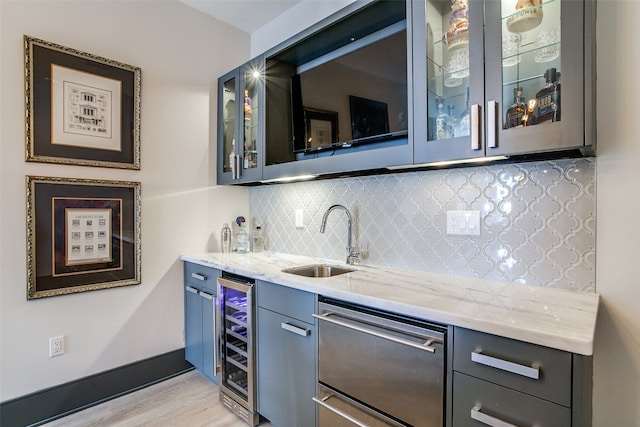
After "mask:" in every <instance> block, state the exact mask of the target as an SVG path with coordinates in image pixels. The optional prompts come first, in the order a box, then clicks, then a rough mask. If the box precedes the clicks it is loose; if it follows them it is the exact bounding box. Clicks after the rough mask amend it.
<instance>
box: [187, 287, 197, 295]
mask: <svg viewBox="0 0 640 427" xmlns="http://www.w3.org/2000/svg"><path fill="white" fill-rule="evenodd" d="M184 288H185V289H186V290H187V292H191V293H192V294H196V295H198V290H197V289H196V288H192V287H191V286H185V287H184Z"/></svg>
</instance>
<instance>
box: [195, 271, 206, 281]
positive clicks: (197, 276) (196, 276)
mask: <svg viewBox="0 0 640 427" xmlns="http://www.w3.org/2000/svg"><path fill="white" fill-rule="evenodd" d="M191 277H193V278H194V279H196V280H202V281H203V282H204V281H205V280H207V276H205V275H204V274H200V273H191Z"/></svg>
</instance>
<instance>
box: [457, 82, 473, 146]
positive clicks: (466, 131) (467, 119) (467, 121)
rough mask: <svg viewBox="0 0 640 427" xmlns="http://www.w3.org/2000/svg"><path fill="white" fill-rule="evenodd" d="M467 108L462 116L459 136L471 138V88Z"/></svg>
mask: <svg viewBox="0 0 640 427" xmlns="http://www.w3.org/2000/svg"><path fill="white" fill-rule="evenodd" d="M466 105H467V107H466V109H465V110H464V111H463V112H462V114H460V135H459V136H469V135H471V110H470V108H469V88H468V87H467V104H466Z"/></svg>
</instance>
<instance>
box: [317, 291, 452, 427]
mask: <svg viewBox="0 0 640 427" xmlns="http://www.w3.org/2000/svg"><path fill="white" fill-rule="evenodd" d="M320 301H321V302H320V304H319V314H314V317H315V318H316V319H318V340H319V342H318V352H319V353H318V364H319V368H318V381H319V384H318V396H317V397H315V398H314V399H313V400H314V401H315V402H316V403H317V404H318V406H319V410H318V420H319V424H320V427H342V426H345V427H347V426H348V427H353V426H354V425H357V426H361V427H365V426H370V427H377V426H412V427H435V426H438V427H442V426H443V425H444V411H445V406H444V405H445V403H444V402H445V400H444V395H445V360H446V357H445V352H446V331H447V329H446V327H445V326H441V325H436V324H432V323H429V322H425V321H421V320H417V319H413V318H408V317H404V316H400V315H396V314H391V313H387V312H383V311H379V310H374V309H371V308H366V307H360V306H356V305H352V304H347V303H344V302H340V301H335V300H331V299H327V298H323V297H320Z"/></svg>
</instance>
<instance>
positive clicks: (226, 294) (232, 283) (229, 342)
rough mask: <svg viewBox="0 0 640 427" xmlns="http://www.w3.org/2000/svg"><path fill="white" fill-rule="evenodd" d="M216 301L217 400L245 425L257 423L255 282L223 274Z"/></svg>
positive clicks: (219, 282)
mask: <svg viewBox="0 0 640 427" xmlns="http://www.w3.org/2000/svg"><path fill="white" fill-rule="evenodd" d="M218 295H219V300H220V321H219V322H218V325H219V331H220V354H221V358H220V362H221V368H220V376H219V378H218V381H219V385H220V401H221V402H222V404H223V405H224V406H226V407H227V408H228V409H230V410H232V411H233V412H234V413H235V414H236V415H238V416H239V417H241V418H242V419H243V420H244V421H246V422H247V423H248V424H249V425H251V426H255V425H257V424H258V421H259V415H258V414H257V412H256V397H255V392H256V377H255V335H254V334H255V305H254V300H255V296H254V295H255V281H254V280H253V279H248V278H245V277H240V276H235V275H230V274H224V273H223V277H221V278H219V279H218Z"/></svg>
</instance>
